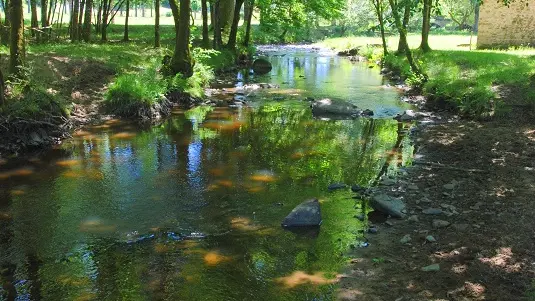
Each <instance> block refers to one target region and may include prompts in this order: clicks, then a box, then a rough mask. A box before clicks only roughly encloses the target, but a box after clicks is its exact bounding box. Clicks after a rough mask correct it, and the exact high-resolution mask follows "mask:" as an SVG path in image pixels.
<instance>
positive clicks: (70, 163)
mask: <svg viewBox="0 0 535 301" xmlns="http://www.w3.org/2000/svg"><path fill="white" fill-rule="evenodd" d="M80 163H81V161H80V160H61V161H58V162H56V165H57V166H62V167H67V166H75V165H79V164H80Z"/></svg>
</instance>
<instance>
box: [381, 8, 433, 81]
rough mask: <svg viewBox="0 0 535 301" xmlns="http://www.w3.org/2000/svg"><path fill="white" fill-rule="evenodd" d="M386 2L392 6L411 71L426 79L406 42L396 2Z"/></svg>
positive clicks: (404, 30) (405, 32)
mask: <svg viewBox="0 0 535 301" xmlns="http://www.w3.org/2000/svg"><path fill="white" fill-rule="evenodd" d="M388 2H389V3H390V8H392V15H393V16H394V22H395V24H396V27H397V29H398V31H399V38H400V39H403V40H404V41H405V46H404V47H405V56H406V57H407V61H408V63H409V65H410V67H411V71H412V72H413V73H414V75H416V76H421V77H423V81H427V75H426V74H425V73H424V72H423V71H422V70H421V69H420V67H419V66H418V65H417V63H416V61H415V60H414V58H413V56H412V51H411V49H410V48H409V45H408V44H407V30H406V29H405V28H403V24H402V23H401V18H400V16H399V12H398V8H397V6H396V4H395V3H394V0H388Z"/></svg>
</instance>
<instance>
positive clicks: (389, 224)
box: [385, 221, 394, 227]
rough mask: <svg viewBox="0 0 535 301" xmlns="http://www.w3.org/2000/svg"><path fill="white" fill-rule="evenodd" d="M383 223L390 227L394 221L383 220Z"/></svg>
mask: <svg viewBox="0 0 535 301" xmlns="http://www.w3.org/2000/svg"><path fill="white" fill-rule="evenodd" d="M385 225H388V226H390V227H393V226H394V223H393V222H391V221H386V222H385Z"/></svg>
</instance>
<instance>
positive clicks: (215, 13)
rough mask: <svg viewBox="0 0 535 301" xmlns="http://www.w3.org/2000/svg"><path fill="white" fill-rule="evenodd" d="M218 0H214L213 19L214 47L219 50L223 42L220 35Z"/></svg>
mask: <svg viewBox="0 0 535 301" xmlns="http://www.w3.org/2000/svg"><path fill="white" fill-rule="evenodd" d="M220 12H221V9H220V0H215V3H214V11H213V19H214V47H213V48H214V49H216V50H219V48H221V45H222V44H223V41H222V37H221V18H220V14H219V13H220Z"/></svg>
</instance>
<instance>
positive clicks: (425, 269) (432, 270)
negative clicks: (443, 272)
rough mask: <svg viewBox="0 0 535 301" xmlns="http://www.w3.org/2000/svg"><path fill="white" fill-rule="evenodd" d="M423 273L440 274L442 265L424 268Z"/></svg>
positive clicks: (436, 264)
mask: <svg viewBox="0 0 535 301" xmlns="http://www.w3.org/2000/svg"><path fill="white" fill-rule="evenodd" d="M422 271H423V272H438V271H440V264H438V263H435V264H432V265H428V266H426V267H423V268H422Z"/></svg>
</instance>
